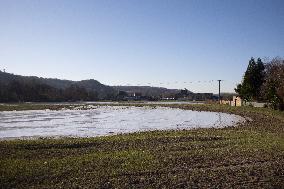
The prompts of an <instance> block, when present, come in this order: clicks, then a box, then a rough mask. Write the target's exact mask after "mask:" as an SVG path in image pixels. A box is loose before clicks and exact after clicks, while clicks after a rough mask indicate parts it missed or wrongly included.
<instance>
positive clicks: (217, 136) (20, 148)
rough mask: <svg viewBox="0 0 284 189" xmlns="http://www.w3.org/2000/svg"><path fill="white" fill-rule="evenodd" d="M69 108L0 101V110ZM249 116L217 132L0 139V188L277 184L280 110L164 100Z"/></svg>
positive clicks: (282, 132) (282, 165) (282, 128)
mask: <svg viewBox="0 0 284 189" xmlns="http://www.w3.org/2000/svg"><path fill="white" fill-rule="evenodd" d="M62 106H67V105H57V106H54V105H32V104H30V105H19V106H6V105H4V106H0V110H2V111H3V110H14V109H17V110H25V109H46V108H48V109H60V108H62ZM170 106H171V107H174V108H184V109H190V110H197V111H220V112H228V113H234V114H238V115H242V116H246V117H250V118H251V119H252V121H247V122H246V123H245V124H244V125H240V126H237V127H227V128H222V129H194V130H181V131H153V132H142V133H134V134H125V135H117V136H108V137H98V138H76V139H74V138H62V139H38V140H11V141H1V142H0V151H1V154H0V165H1V166H0V175H1V177H0V186H1V188H196V187H197V188H225V187H226V188H240V187H247V188H283V183H284V177H283V175H284V113H283V112H278V111H273V110H269V109H257V108H251V107H229V106H218V105H170Z"/></svg>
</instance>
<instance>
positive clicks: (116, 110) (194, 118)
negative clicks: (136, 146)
mask: <svg viewBox="0 0 284 189" xmlns="http://www.w3.org/2000/svg"><path fill="white" fill-rule="evenodd" d="M243 121H245V119H244V118H242V117H240V116H236V115H230V114H225V113H215V112H197V111H190V110H181V109H172V108H166V107H156V108H152V107H125V106H97V107H92V108H91V109H87V110H78V109H77V110H60V111H50V110H30V111H12V112H0V139H2V140H3V139H9V138H21V137H56V136H72V137H93V136H104V135H112V134H118V133H130V132H137V131H148V130H167V129H191V128H209V127H226V126H234V125H235V124H236V123H238V122H243Z"/></svg>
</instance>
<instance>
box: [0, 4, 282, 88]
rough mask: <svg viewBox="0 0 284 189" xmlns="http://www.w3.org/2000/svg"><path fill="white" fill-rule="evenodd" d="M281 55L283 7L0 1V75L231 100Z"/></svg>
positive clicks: (272, 5) (262, 5) (276, 5)
mask: <svg viewBox="0 0 284 189" xmlns="http://www.w3.org/2000/svg"><path fill="white" fill-rule="evenodd" d="M283 52H284V1H283V0H254V1H252V0H235V1H233V0H208V1H205V0H194V1H191V0H184V1H183V0H151V1H149V0H143V1H141V0H127V1H126V0H113V1H109V0H100V1H95V0H91V1H87V0H74V1H73V0H66V1H64V0H61V1H58V0H54V1H53V0H44V1H41V0H34V1H30V0H29V1H27V0H19V1H16V0H0V69H3V68H5V69H6V70H7V71H8V72H12V73H15V74H20V75H36V76H42V77H49V78H60V79H70V80H82V79H90V78H93V79H96V80H98V81H100V82H102V83H104V84H107V85H127V84H129V85H138V84H139V85H151V86H161V87H167V88H188V89H189V90H191V91H194V92H214V93H216V92H217V91H218V83H217V81H216V80H217V79H223V80H224V81H223V82H222V91H223V92H233V91H234V87H235V86H236V83H238V82H240V81H241V79H242V76H243V73H244V71H245V70H246V67H247V64H248V61H249V59H250V58H251V57H252V56H253V57H261V58H265V57H271V58H272V57H275V56H281V57H283V56H284V55H283ZM209 80H214V82H210V83H209V82H208V81H209ZM198 81H200V82H198ZM190 82H191V83H190Z"/></svg>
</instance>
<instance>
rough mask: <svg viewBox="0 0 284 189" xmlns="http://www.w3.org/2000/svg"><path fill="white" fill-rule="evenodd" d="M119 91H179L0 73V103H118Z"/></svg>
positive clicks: (171, 93) (149, 93)
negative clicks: (107, 101)
mask: <svg viewBox="0 0 284 189" xmlns="http://www.w3.org/2000/svg"><path fill="white" fill-rule="evenodd" d="M120 91H124V92H127V93H140V94H141V95H142V96H147V97H154V98H155V99H159V98H161V97H176V95H177V94H179V93H180V92H181V90H178V89H167V88H163V87H150V86H107V85H104V84H101V83H100V82H99V81H97V80H94V79H89V80H82V81H72V80H61V79H54V78H42V77H36V76H21V75H14V74H11V73H6V72H2V71H0V102H26V101H31V102H33V101H35V102H41V101H47V102H49V101H52V102H53V101H80V100H82V101H96V100H118V94H119V92H120ZM188 92H189V93H192V92H190V91H188Z"/></svg>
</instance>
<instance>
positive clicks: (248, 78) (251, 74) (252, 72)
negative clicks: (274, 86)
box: [235, 58, 265, 101]
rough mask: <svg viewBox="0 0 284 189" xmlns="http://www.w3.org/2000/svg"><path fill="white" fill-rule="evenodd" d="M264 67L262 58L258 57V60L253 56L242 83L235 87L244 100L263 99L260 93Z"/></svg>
mask: <svg viewBox="0 0 284 189" xmlns="http://www.w3.org/2000/svg"><path fill="white" fill-rule="evenodd" d="M264 69H265V68H264V64H263V62H262V61H261V59H260V58H258V59H257V62H255V60H254V58H251V60H250V61H249V64H248V67H247V70H246V72H245V75H244V77H243V81H242V83H241V84H238V85H237V88H236V89H235V91H236V92H237V93H238V94H239V95H240V96H241V97H242V98H243V99H244V100H247V101H249V100H261V96H260V95H259V94H260V89H261V86H262V83H263V81H264Z"/></svg>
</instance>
